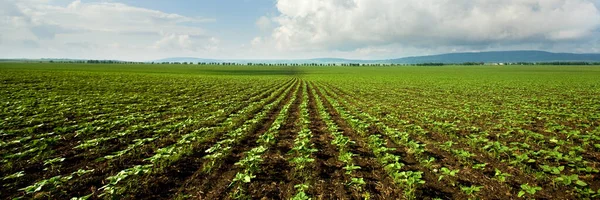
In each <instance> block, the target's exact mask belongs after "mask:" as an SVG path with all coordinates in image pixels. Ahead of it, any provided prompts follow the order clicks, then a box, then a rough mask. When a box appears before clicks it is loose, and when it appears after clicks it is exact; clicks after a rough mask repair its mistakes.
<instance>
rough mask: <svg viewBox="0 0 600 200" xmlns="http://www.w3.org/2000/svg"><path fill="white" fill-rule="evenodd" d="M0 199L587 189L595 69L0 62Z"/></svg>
mask: <svg viewBox="0 0 600 200" xmlns="http://www.w3.org/2000/svg"><path fill="white" fill-rule="evenodd" d="M0 110H1V112H0V118H1V119H2V120H1V121H0V139H1V140H0V156H1V157H0V159H1V160H0V164H1V168H0V175H1V177H0V185H2V186H1V187H0V199H12V198H22V199H31V198H39V199H71V198H75V199H186V198H194V199H261V198H264V199H309V198H310V199H533V198H535V199H598V198H600V175H599V172H598V170H599V169H600V67H598V66H443V67H409V66H405V67H267V66H262V67H260V66H200V65H122V64H116V65H108V64H96V65H94V64H25V63H21V64H18V63H12V64H11V63H0Z"/></svg>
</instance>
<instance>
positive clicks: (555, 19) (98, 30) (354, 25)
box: [0, 0, 600, 60]
mask: <svg viewBox="0 0 600 200" xmlns="http://www.w3.org/2000/svg"><path fill="white" fill-rule="evenodd" d="M599 7H600V0H528V1H523V0H458V1H440V0H405V1H389V0H302V1H299V0H201V1H197V0H196V1H193V0H170V1H164V0H130V1H120V0H0V19H2V20H0V57H3V58H82V59H121V60H154V59H160V58H166V57H201V58H219V59H236V58H237V59H296V58H317V57H340V58H351V59H382V58H397V57H404V56H414V55H429V54H438V53H449V52H476V51H498V50H546V51H553V52H576V53H600V10H599V9H598V8H599Z"/></svg>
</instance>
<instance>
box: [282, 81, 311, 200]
mask: <svg viewBox="0 0 600 200" xmlns="http://www.w3.org/2000/svg"><path fill="white" fill-rule="evenodd" d="M307 87H308V86H307V85H306V83H304V84H303V85H302V103H301V104H300V121H299V123H300V131H299V132H298V135H297V136H296V138H295V139H294V146H293V147H292V149H291V150H290V152H289V153H288V154H290V155H291V156H292V158H291V159H290V160H289V162H290V164H291V165H292V166H293V167H294V168H293V169H294V176H295V177H296V178H298V179H300V180H301V183H299V184H296V185H294V188H295V189H296V194H295V195H294V196H293V197H292V199H294V200H307V199H310V197H309V196H308V194H307V193H306V192H307V190H308V189H309V188H310V185H311V184H310V182H309V181H310V180H308V177H310V176H309V174H310V171H309V170H308V167H309V165H310V164H311V163H313V162H314V161H315V159H314V158H313V157H312V154H313V153H314V152H316V151H318V150H317V149H315V148H314V144H312V143H311V141H310V139H311V138H312V137H313V135H312V132H311V131H310V129H309V125H310V118H309V114H308V95H307V94H308V90H307Z"/></svg>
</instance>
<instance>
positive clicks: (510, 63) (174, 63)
mask: <svg viewBox="0 0 600 200" xmlns="http://www.w3.org/2000/svg"><path fill="white" fill-rule="evenodd" d="M10 61H15V60H10ZM26 62H27V61H26ZM44 62H46V63H80V64H154V65H157V64H162V65H238V66H350V67H361V66H446V65H469V66H471V65H600V62H581V61H577V62H575V61H574V62H568V61H557V62H509V63H484V62H464V63H441V62H440V63H434V62H429V63H416V64H398V63H236V62H131V61H118V60H60V61H54V60H49V61H39V63H44Z"/></svg>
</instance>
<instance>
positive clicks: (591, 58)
mask: <svg viewBox="0 0 600 200" xmlns="http://www.w3.org/2000/svg"><path fill="white" fill-rule="evenodd" d="M561 61H562V62H566V61H582V62H600V54H574V53H550V52H545V51H490V52H478V53H449V54H440V55H432V56H416V57H405V58H399V59H391V60H386V61H384V62H385V63H395V64H398V63H405V64H415V63H466V62H484V63H508V62H561Z"/></svg>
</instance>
